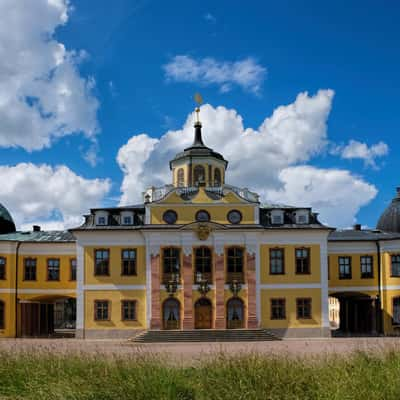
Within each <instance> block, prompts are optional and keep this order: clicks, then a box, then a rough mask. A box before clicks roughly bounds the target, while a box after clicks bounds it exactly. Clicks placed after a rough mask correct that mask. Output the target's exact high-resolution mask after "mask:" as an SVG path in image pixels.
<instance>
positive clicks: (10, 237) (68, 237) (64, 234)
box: [0, 231, 76, 243]
mask: <svg viewBox="0 0 400 400" xmlns="http://www.w3.org/2000/svg"><path fill="white" fill-rule="evenodd" d="M2 241H11V242H51V243H54V242H57V243H73V242H75V241H76V239H75V237H74V236H73V235H72V233H70V232H69V231H39V232H35V231H29V232H14V233H8V234H5V235H0V242H2Z"/></svg>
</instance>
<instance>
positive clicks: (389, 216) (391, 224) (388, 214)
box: [376, 187, 400, 233]
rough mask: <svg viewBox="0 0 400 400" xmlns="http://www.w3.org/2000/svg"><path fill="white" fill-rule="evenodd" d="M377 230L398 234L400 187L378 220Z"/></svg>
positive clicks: (399, 224) (399, 227) (399, 231)
mask: <svg viewBox="0 0 400 400" xmlns="http://www.w3.org/2000/svg"><path fill="white" fill-rule="evenodd" d="M376 227H377V229H379V230H381V231H385V232H397V233H400V187H398V188H397V195H396V197H395V198H394V199H393V200H392V202H391V203H390V204H389V206H388V207H387V208H386V210H385V211H384V212H383V213H382V215H381V216H380V218H379V221H378V224H377V226H376Z"/></svg>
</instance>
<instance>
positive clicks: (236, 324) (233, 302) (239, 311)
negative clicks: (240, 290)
mask: <svg viewBox="0 0 400 400" xmlns="http://www.w3.org/2000/svg"><path fill="white" fill-rule="evenodd" d="M226 308H227V313H226V318H227V321H226V327H227V328H228V329H240V328H244V304H243V301H242V300H241V299H239V298H237V297H235V298H232V299H230V300H229V301H228V303H227V305H226Z"/></svg>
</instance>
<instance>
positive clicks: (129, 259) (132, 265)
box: [121, 249, 136, 276]
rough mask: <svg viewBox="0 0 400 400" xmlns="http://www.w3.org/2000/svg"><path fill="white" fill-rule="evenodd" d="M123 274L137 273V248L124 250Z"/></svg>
mask: <svg viewBox="0 0 400 400" xmlns="http://www.w3.org/2000/svg"><path fill="white" fill-rule="evenodd" d="M121 274H122V275H128V276H129V275H136V249H125V250H122V271H121Z"/></svg>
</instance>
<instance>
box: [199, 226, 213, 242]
mask: <svg viewBox="0 0 400 400" xmlns="http://www.w3.org/2000/svg"><path fill="white" fill-rule="evenodd" d="M210 233H211V228H210V227H209V226H208V225H206V224H199V226H198V227H197V237H198V238H199V240H207V239H208V237H209V236H210Z"/></svg>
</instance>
